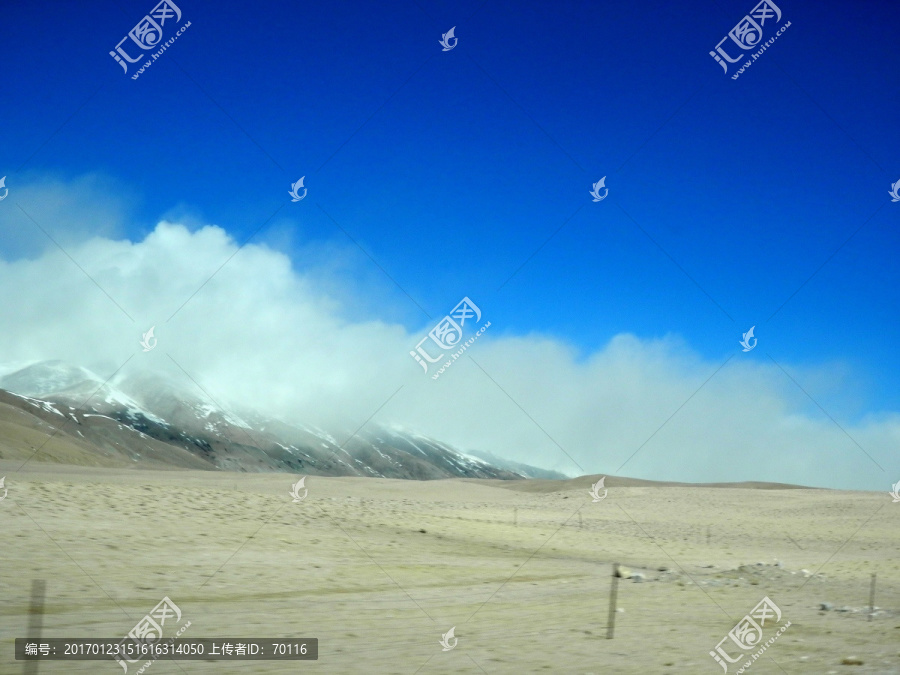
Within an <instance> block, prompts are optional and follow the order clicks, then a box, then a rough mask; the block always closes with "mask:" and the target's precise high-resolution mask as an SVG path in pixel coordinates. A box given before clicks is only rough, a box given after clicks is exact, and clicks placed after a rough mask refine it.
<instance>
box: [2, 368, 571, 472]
mask: <svg viewBox="0 0 900 675" xmlns="http://www.w3.org/2000/svg"><path fill="white" fill-rule="evenodd" d="M347 436H350V433H349V432H348V433H347ZM48 438H50V439H52V440H50V441H49V442H48ZM42 447H43V449H42V450H41V452H40V453H39V454H37V455H35V456H34V461H52V462H58V463H67V464H68V463H71V464H85V465H91V466H136V467H145V468H161V467H170V468H190V469H209V470H215V469H226V470H231V471H246V472H287V473H299V474H310V475H321V476H373V477H380V478H405V479H414V480H431V479H440V478H487V479H499V480H521V479H523V478H528V477H541V478H555V477H557V476H559V477H563V478H564V476H561V475H560V474H556V473H555V472H547V471H544V470H542V469H538V468H535V467H531V466H528V465H526V464H520V463H516V462H508V461H505V460H502V459H500V458H498V457H495V456H493V455H490V458H489V459H485V458H484V457H483V456H473V455H471V454H466V453H462V452H460V451H458V450H457V449H455V448H453V447H452V446H450V445H448V444H446V443H443V442H441V441H438V440H436V439H433V438H429V437H426V436H423V435H421V434H417V433H414V432H410V431H407V430H403V429H399V428H388V427H385V426H379V425H369V426H367V427H366V428H365V429H363V430H362V431H361V432H359V433H357V434H355V435H353V436H352V437H350V438H336V437H334V436H332V435H331V434H329V433H327V432H325V431H323V430H321V429H317V428H315V427H311V426H305V425H291V424H287V423H285V422H282V421H280V420H277V419H274V418H271V417H267V416H266V415H264V414H262V413H256V412H254V413H241V416H238V415H236V414H234V413H233V412H229V411H225V410H222V409H220V408H219V407H218V406H216V405H215V404H213V403H212V402H210V401H207V400H204V399H202V398H200V397H199V396H197V395H195V394H194V393H192V392H189V391H186V390H184V389H182V388H179V387H177V386H175V385H173V384H172V383H171V382H169V381H168V380H166V379H165V378H163V377H162V376H160V375H156V374H152V373H143V374H140V375H133V376H128V377H124V378H119V379H114V380H112V381H110V382H105V381H104V380H103V379H102V378H100V377H98V376H97V375H95V374H94V373H92V372H90V371H89V370H87V369H85V368H81V367H78V366H72V365H69V364H66V363H64V362H62V361H43V362H40V363H36V364H34V365H31V366H28V367H27V368H23V369H21V370H19V371H16V372H14V373H11V374H9V375H6V376H4V377H2V378H0V458H2V459H19V458H21V459H23V460H24V459H25V458H27V457H29V456H31V455H32V454H33V453H34V452H35V450H37V449H38V448H42Z"/></svg>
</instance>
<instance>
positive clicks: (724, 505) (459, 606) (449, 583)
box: [0, 460, 900, 675]
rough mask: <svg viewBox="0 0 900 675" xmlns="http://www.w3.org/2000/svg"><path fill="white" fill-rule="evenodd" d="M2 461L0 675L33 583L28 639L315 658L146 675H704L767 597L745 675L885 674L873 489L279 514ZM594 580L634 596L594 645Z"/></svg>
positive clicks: (381, 501)
mask: <svg viewBox="0 0 900 675" xmlns="http://www.w3.org/2000/svg"><path fill="white" fill-rule="evenodd" d="M20 463H21V462H14V461H9V460H5V461H0V476H4V475H5V476H6V487H7V488H8V490H9V492H8V496H7V498H6V499H4V500H3V501H0V517H2V522H3V565H2V567H0V591H2V597H3V598H4V608H3V609H4V611H3V613H2V618H0V672H2V673H21V672H24V670H23V664H22V663H21V662H18V663H17V662H15V661H13V660H12V652H13V646H12V640H13V638H14V637H24V636H25V626H26V625H27V622H28V616H27V613H28V605H29V596H30V582H31V580H32V579H44V580H46V583H47V592H46V601H45V613H44V617H43V635H44V636H48V637H50V636H57V637H78V636H81V637H89V636H93V637H121V636H122V635H124V634H125V633H127V631H128V630H130V629H131V628H132V627H133V626H134V624H135V623H136V621H137V620H138V619H139V618H141V617H142V616H143V615H144V614H145V613H147V612H148V611H149V610H150V609H151V608H152V607H154V606H155V605H156V603H158V602H159V601H160V600H161V599H162V598H163V597H164V596H168V597H170V598H171V599H172V600H173V601H174V602H176V603H177V604H178V605H179V607H180V608H181V609H182V611H183V614H184V619H185V620H190V621H191V626H190V628H189V630H188V631H187V632H186V633H185V635H184V637H214V636H222V637H226V636H227V637H242V636H243V637H290V636H297V637H317V638H319V660H318V661H317V662H253V661H244V662H231V663H226V662H222V661H217V662H212V661H181V662H179V663H178V664H174V663H167V662H163V661H160V662H157V663H155V664H154V665H153V666H152V667H151V668H150V669H149V670H148V671H147V672H149V673H159V674H160V675H162V674H164V673H181V672H185V673H230V672H235V673H237V672H241V673H295V672H322V673H409V674H412V673H417V672H418V673H523V672H528V673H531V672H535V673H541V672H547V673H720V672H722V668H721V667H720V666H719V665H717V664H716V663H715V662H714V661H713V659H712V658H711V657H710V656H709V655H708V652H709V651H710V650H712V649H714V647H715V646H716V644H717V643H718V642H719V641H720V640H721V639H722V638H723V637H725V635H726V634H727V632H728V631H729V630H730V629H731V628H732V627H733V626H734V625H735V624H736V623H737V622H738V620H740V619H741V618H742V617H743V616H744V615H745V614H746V613H748V612H749V611H750V610H751V609H752V608H753V607H754V606H755V605H756V604H757V603H758V602H759V601H760V600H761V599H762V598H763V597H764V596H768V597H769V598H771V599H772V601H774V602H775V603H777V605H778V606H779V607H780V609H781V611H782V612H783V622H784V621H787V620H789V621H790V622H791V625H790V627H789V628H787V630H786V631H785V632H784V634H783V635H782V636H781V637H780V638H779V639H778V641H777V642H775V643H774V644H773V645H772V646H771V647H769V648H768V650H767V651H766V653H765V654H764V655H763V657H762V658H761V659H760V660H759V661H757V662H756V663H754V664H753V666H752V667H751V668H750V669H749V670H748V671H747V672H752V673H782V672H783V673H828V672H836V673H837V672H856V673H900V547H898V543H900V504H893V503H891V499H890V496H889V495H888V494H886V493H885V494H875V493H859V492H838V491H830V490H813V489H800V488H798V489H759V488H761V487H784V486H756V487H748V486H746V485H744V486H739V487H730V488H721V487H709V486H705V487H697V486H691V487H680V486H672V485H663V484H652V483H650V484H646V483H644V482H641V481H630V480H628V479H624V478H616V477H609V478H608V479H607V481H606V487H607V488H608V489H609V492H608V495H607V497H606V499H604V500H602V501H600V502H597V503H594V502H592V500H591V498H590V496H589V494H588V491H587V488H588V487H589V486H590V484H591V482H592V480H591V477H582V478H579V479H575V480H572V481H537V480H535V481H527V482H521V481H519V482H514V483H513V482H504V481H477V480H465V479H454V480H441V481H427V482H416V481H402V480H387V479H367V478H320V477H310V478H308V479H307V480H306V487H307V488H308V490H309V492H308V495H307V497H306V498H305V499H304V500H303V501H301V502H300V503H293V502H292V499H291V497H290V495H289V491H290V487H291V483H292V482H294V481H296V479H297V477H296V476H289V475H283V474H250V475H248V474H231V473H226V472H208V471H136V470H127V469H115V468H103V469H99V468H94V467H87V466H68V465H59V464H41V463H29V464H27V465H26V466H25V467H24V469H22V470H21V471H18V472H17V471H16V469H17V468H18V466H19V464H20ZM613 562H619V563H621V564H622V565H625V566H627V567H628V568H629V569H630V570H631V571H632V572H634V573H636V574H642V575H643V576H644V579H643V580H642V581H636V580H634V579H622V580H620V581H619V584H618V605H619V607H620V608H621V609H623V610H624V611H623V612H619V613H617V614H616V626H615V637H614V639H612V640H607V639H605V636H606V630H607V609H608V595H609V590H610V583H611V578H610V576H611V565H612V563H613ZM804 569H805V570H808V572H803V571H802V570H804ZM873 572H877V575H878V576H877V595H876V603H875V604H876V605H877V606H878V607H880V608H882V609H880V610H879V611H878V612H877V614H876V616H875V617H874V619H873V620H872V621H871V622H869V621H867V617H866V613H867V612H866V610H865V606H866V605H867V603H868V593H869V584H870V578H871V574H872V573H873ZM810 573H815V574H810ZM825 602H827V603H831V604H832V605H833V609H831V610H830V611H820V609H819V606H820V603H825ZM841 609H847V611H838V610H841ZM452 626H455V635H456V637H457V638H458V643H457V646H456V647H455V648H454V649H452V650H450V651H442V648H441V645H440V644H439V640H440V639H441V635H442V634H444V633H446V632H447V631H448V630H449V629H450V628H451V627H452ZM765 637H766V638H768V637H769V634H768V632H766V634H765ZM849 656H857V657H859V658H860V659H861V660H862V661H863V665H861V666H844V665H841V661H842V660H843V659H844V658H846V657H849ZM138 665H139V664H136V665H134V666H132V667H131V668H130V669H129V673H135V672H137V667H138ZM739 665H740V664H735V665H734V666H731V668H730V669H729V671H728V672H729V673H733V672H736V671H737V668H738V667H739ZM40 672H42V673H43V672H47V673H53V672H67V673H104V672H108V673H117V672H122V670H121V668H120V667H119V666H117V665H115V664H113V663H109V664H107V663H103V662H84V661H83V662H68V663H45V664H42V665H41V670H40Z"/></svg>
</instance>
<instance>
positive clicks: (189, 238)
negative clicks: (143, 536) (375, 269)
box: [0, 222, 900, 489]
mask: <svg viewBox="0 0 900 675" xmlns="http://www.w3.org/2000/svg"><path fill="white" fill-rule="evenodd" d="M66 250H67V251H68V252H69V254H70V255H71V257H72V258H73V259H74V260H75V261H77V262H78V265H80V266H81V267H82V268H83V269H84V272H82V270H81V269H79V268H78V267H77V266H76V265H75V264H73V263H72V261H71V260H70V259H69V258H68V257H67V256H66V255H65V254H63V253H62V252H60V251H59V250H58V249H56V248H55V247H52V248H49V249H46V250H45V251H44V252H43V253H42V254H41V255H39V256H37V257H35V258H33V259H30V260H28V259H18V260H14V261H12V262H6V261H0V287H2V288H3V290H4V296H5V301H4V303H3V305H2V308H0V325H2V331H0V354H2V360H3V361H4V362H6V363H8V364H12V363H15V364H17V365H22V364H23V363H27V362H31V361H38V360H44V359H62V360H64V361H67V362H70V363H73V364H77V365H83V366H85V367H88V368H90V369H92V370H94V371H95V372H97V373H98V374H101V375H104V376H106V375H110V374H112V372H113V371H115V370H116V368H118V367H119V366H120V365H121V364H123V363H125V362H126V361H128V359H129V357H131V360H130V361H128V364H127V365H126V366H125V368H126V369H154V370H163V371H166V372H171V373H173V374H174V376H175V377H177V378H179V379H180V380H181V381H182V382H185V381H186V378H185V377H184V375H183V374H182V373H181V371H180V370H179V369H178V367H177V366H176V365H175V363H174V362H177V363H178V364H180V365H181V366H182V367H183V368H184V369H185V370H186V371H187V372H188V373H189V374H190V376H191V377H193V378H195V379H196V380H197V381H198V382H199V383H200V384H201V385H202V386H203V387H204V388H205V389H206V390H208V391H209V393H210V394H212V395H213V397H214V398H216V399H217V400H218V401H219V402H220V403H225V404H227V405H229V406H247V407H252V408H256V409H259V410H261V411H263V412H267V413H270V414H272V415H275V416H278V417H281V418H283V419H285V420H286V421H291V422H301V423H313V424H319V425H324V426H327V427H330V428H332V429H340V430H343V431H344V433H347V432H348V431H352V430H355V429H356V428H357V427H358V426H359V425H360V424H362V423H363V422H365V421H366V420H367V419H368V418H369V417H370V416H371V415H372V414H373V413H375V411H376V410H378V409H379V408H380V407H381V406H382V405H383V404H385V402H386V401H387V399H388V398H389V397H390V396H391V395H392V394H393V393H394V392H395V391H396V390H397V389H398V388H401V386H402V389H400V391H399V393H398V394H397V395H396V396H395V397H394V398H393V399H392V400H391V401H390V402H389V403H387V405H384V408H383V409H382V410H381V411H380V413H378V414H377V415H376V416H375V418H374V419H375V420H377V421H380V422H384V423H397V424H401V425H403V426H404V427H407V428H411V429H416V430H419V431H421V432H422V433H425V434H429V435H433V436H435V437H437V438H440V439H442V440H446V441H448V442H451V443H454V444H456V445H457V446H458V447H460V448H461V449H463V450H468V449H485V450H490V451H492V452H494V453H496V454H499V455H501V456H506V457H509V458H510V459H516V460H519V461H525V462H529V463H532V464H536V465H540V466H545V467H548V468H556V469H559V470H562V471H565V472H568V473H572V474H575V473H579V472H580V470H579V469H578V468H577V467H576V464H574V463H573V462H572V461H570V460H569V459H568V458H567V457H566V454H565V453H564V452H563V450H561V449H560V447H558V446H557V445H556V444H555V443H554V442H553V441H551V440H550V438H548V434H549V436H551V437H552V438H553V439H555V441H556V443H558V444H559V446H561V447H562V448H563V449H564V450H565V452H567V453H568V454H569V455H571V457H572V458H573V460H574V462H576V463H577V465H579V466H580V467H581V468H583V469H584V471H586V472H589V473H616V472H617V470H618V468H619V466H620V465H621V464H622V463H623V462H625V460H626V459H628V457H629V456H630V455H631V454H632V453H633V452H634V451H635V450H637V449H638V448H639V447H640V446H641V445H642V444H644V443H645V442H646V444H645V445H644V447H643V448H642V449H641V450H640V451H639V452H638V453H637V454H636V455H635V457H634V458H633V459H632V460H631V461H630V462H628V463H627V464H626V465H625V467H624V468H622V469H621V471H619V473H621V474H622V475H631V476H638V477H643V478H651V479H661V480H684V481H738V480H765V481H779V482H794V483H804V484H812V485H822V486H835V487H845V488H867V489H882V488H884V489H887V487H889V485H890V483H891V482H893V481H896V480H897V479H898V478H900V462H898V458H897V453H896V451H895V450H894V449H895V448H896V447H897V443H898V441H900V415H897V414H882V415H880V416H876V415H874V414H873V415H871V416H870V417H868V418H865V419H864V420H863V421H861V422H857V423H855V424H850V423H843V422H842V426H843V427H844V429H845V430H846V432H847V433H844V431H842V430H841V429H840V428H839V427H838V426H837V425H836V424H835V423H834V422H833V421H831V420H829V419H828V418H827V417H826V416H825V415H823V414H821V413H820V412H818V411H816V410H815V409H812V411H811V407H810V404H809V400H808V399H807V398H806V397H805V396H804V395H803V394H802V392H800V391H799V390H798V389H797V388H796V387H795V386H794V385H793V384H791V383H790V381H789V380H788V379H787V378H786V377H785V376H784V374H783V373H782V372H781V371H780V370H779V369H778V368H777V367H776V366H774V365H771V364H769V363H767V362H766V361H762V360H750V359H747V358H741V355H738V356H736V357H735V358H733V359H732V360H731V361H730V362H729V363H728V364H727V365H726V366H724V367H723V368H722V369H721V370H720V371H719V372H718V373H717V374H716V375H715V376H714V377H712V379H710V381H709V382H708V383H707V384H705V386H702V387H701V385H702V384H703V382H704V381H705V380H706V379H707V378H709V377H710V375H712V374H713V373H714V372H715V371H716V369H717V368H719V366H721V362H715V361H708V360H705V359H703V358H701V357H700V356H699V355H697V354H696V353H694V352H693V351H692V350H691V349H690V348H689V346H687V345H685V344H684V343H683V342H682V341H680V340H679V339H678V338H677V337H676V336H669V337H667V338H665V339H662V340H645V339H641V338H639V337H636V336H633V335H627V334H623V335H619V336H617V337H615V338H614V339H613V340H612V341H610V343H609V344H607V345H605V346H604V347H603V348H602V349H599V350H598V351H596V352H595V353H593V354H590V355H588V356H587V357H586V358H582V357H580V356H579V354H578V353H577V351H576V350H575V349H574V348H573V347H571V346H570V345H567V344H565V343H563V342H561V341H560V340H558V339H553V338H549V337H545V336H540V335H518V336H516V335H509V334H504V332H503V328H502V326H499V325H496V324H492V326H491V328H489V329H488V331H487V332H486V333H485V335H484V336H483V337H481V338H480V339H479V340H478V341H477V342H476V343H475V344H474V345H473V346H472V348H471V349H470V351H469V352H468V355H467V357H464V358H462V359H460V360H459V361H457V362H455V363H454V365H453V367H452V368H450V369H449V370H448V371H447V372H446V373H445V374H444V375H442V377H441V378H440V379H439V380H437V381H434V380H432V379H431V378H430V377H428V376H425V375H424V374H423V373H422V371H421V368H420V366H419V365H418V364H416V363H415V361H414V360H413V359H412V358H411V357H410V356H409V351H410V350H411V349H413V348H414V346H415V344H416V343H417V342H418V341H419V340H420V339H421V337H423V336H424V335H425V334H426V333H427V331H428V330H429V329H430V328H431V327H432V325H433V322H431V323H430V324H428V323H423V324H422V325H420V326H415V327H413V328H411V329H410V328H407V327H404V326H403V325H400V324H397V323H392V322H389V321H384V320H378V319H371V318H370V319H355V318H354V316H355V313H354V308H355V307H358V306H359V304H360V297H362V296H364V295H365V292H364V291H363V290H359V289H357V290H354V289H353V288H352V286H348V285H347V284H336V283H334V279H333V278H329V275H330V274H332V272H333V270H332V271H328V270H327V268H323V266H322V265H321V264H320V263H318V262H316V261H312V260H310V261H307V260H304V259H303V254H302V253H301V254H300V256H299V259H295V261H294V262H292V261H291V259H289V258H288V257H287V256H286V255H285V254H283V253H280V252H278V251H276V250H273V249H271V248H269V247H267V246H265V245H261V244H256V243H250V244H248V245H247V246H245V247H244V248H243V249H240V251H238V245H237V244H236V243H235V242H234V241H233V240H232V239H231V238H230V237H229V236H228V235H227V233H225V232H224V231H223V230H222V229H220V228H218V227H213V226H209V227H203V228H201V229H198V230H196V231H193V232H192V231H189V230H188V229H187V228H186V227H184V226H182V225H178V224H173V223H169V222H162V223H160V224H159V225H158V226H157V227H156V229H155V230H153V231H152V232H151V233H150V234H149V235H148V236H147V237H146V238H145V239H144V240H143V241H138V242H131V241H128V240H124V239H111V238H106V237H97V236H95V237H92V238H90V239H82V240H81V241H80V242H70V243H69V244H68V246H67V247H66ZM308 250H312V249H308ZM232 256H233V257H232ZM349 259H352V256H350V258H349ZM226 261H227V263H226ZM223 263H226V264H224V266H222V265H223ZM220 267H221V269H219V268H220ZM216 270H218V272H216ZM85 272H86V273H87V275H90V277H92V278H93V280H95V281H96V284H95V283H94V282H93V281H91V279H89V278H88V276H87V275H86V274H85ZM210 277H211V278H210ZM204 283H205V285H204ZM98 286H99V288H98ZM201 287H202V288H201ZM101 288H102V289H103V290H101ZM198 289H201V290H199V292H197V291H198ZM325 289H328V290H325ZM104 291H105V293H104ZM195 292H196V295H193V294H194V293H195ZM106 293H108V294H109V296H111V297H112V298H113V299H114V300H115V302H116V303H118V304H119V305H120V306H121V308H122V310H124V311H122V310H120V309H119V308H118V307H117V306H116V304H114V302H113V301H112V300H111V299H110V298H109V297H107V295H106ZM192 295H193V297H191V296H192ZM188 298H191V299H190V300H189V302H188V303H187V304H186V305H184V307H183V308H182V309H180V311H178V312H177V313H176V310H178V308H179V307H181V305H182V304H183V303H184V302H185V301H186V300H188ZM396 302H397V303H400V302H408V300H407V299H406V298H405V297H402V296H399V294H398V297H397V299H396ZM447 309H448V310H449V309H450V308H449V307H448V308H447ZM482 310H483V312H484V318H485V319H487V320H490V319H491V311H490V307H484V306H483V307H482ZM126 312H127V313H128V314H129V315H130V316H131V317H132V318H133V320H132V319H130V318H128V316H126ZM173 313H174V314H175V315H174V317H173V318H172V319H171V321H167V320H168V318H169V317H170V316H172V315H173ZM151 325H155V326H156V336H157V338H158V340H159V343H158V347H157V349H155V350H154V351H152V352H149V353H143V352H142V351H141V350H140V347H139V345H138V340H139V339H140V336H141V334H142V333H143V332H144V331H146V330H147V329H148V328H149V327H150V326H151ZM170 357H171V358H170ZM173 359H174V362H173ZM473 359H474V361H477V362H478V364H480V366H481V367H483V368H484V370H485V371H486V372H487V373H488V374H489V375H490V377H488V375H486V374H485V372H482V370H481V369H480V368H479V367H478V366H477V365H476V364H475V362H474V361H473ZM782 365H784V366H785V367H786V368H788V369H789V370H790V366H789V365H786V364H782ZM795 372H797V373H799V374H801V375H802V376H803V378H804V380H805V381H819V380H822V379H825V378H827V377H828V376H829V374H830V373H831V370H830V367H827V366H824V365H823V366H822V367H820V368H809V367H808V366H807V367H806V368H804V369H802V370H801V369H799V368H797V369H795ZM492 379H493V381H492ZM698 389H699V391H698ZM504 392H505V393H504ZM695 392H696V393H695ZM692 394H693V397H692V398H691V396H692ZM689 398H690V400H689V401H688V399H689ZM685 401H688V402H687V403H685ZM520 406H521V408H520ZM681 406H683V407H681ZM679 407H681V409H680V410H679V411H678V412H677V414H675V415H674V417H672V419H671V420H669V421H668V423H667V424H665V426H662V425H663V423H664V422H666V420H667V419H668V418H669V417H670V416H672V414H673V413H675V411H676V410H678V409H679ZM526 412H527V415H526ZM529 416H530V417H531V418H532V419H529ZM661 426H662V428H661V429H660V427H661ZM542 429H543V431H542ZM545 432H546V433H545ZM654 432H656V433H655V435H654ZM335 435H336V436H338V439H339V440H342V437H341V434H340V431H339V432H338V433H336V434H335ZM651 437H652V438H651ZM851 437H852V439H855V440H856V442H858V443H859V445H861V446H862V448H864V449H865V450H866V451H868V452H869V453H870V454H871V455H872V456H873V457H874V458H875V460H877V461H878V462H879V463H880V464H881V465H882V466H883V467H884V469H885V470H886V472H882V471H881V470H880V469H878V468H877V467H876V466H875V465H874V464H873V462H872V461H870V460H869V459H868V458H867V457H866V455H865V454H864V453H863V451H862V450H861V449H860V448H859V447H857V445H856V444H855V443H854V441H853V440H851ZM648 439H650V440H649V441H648Z"/></svg>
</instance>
